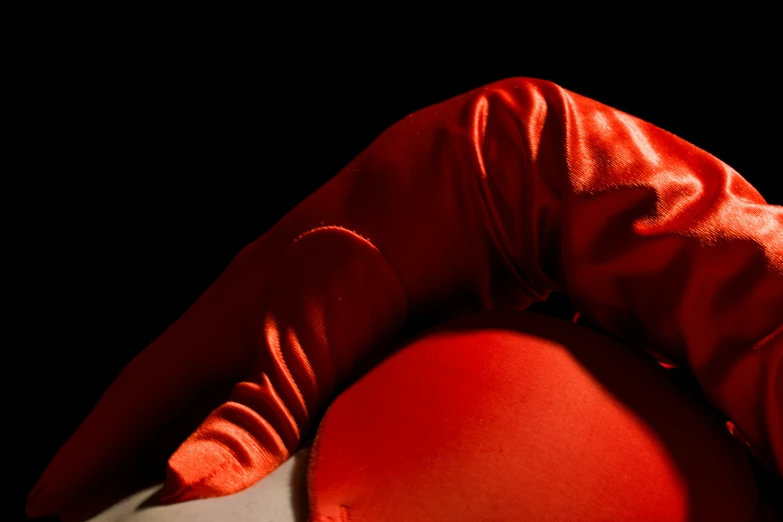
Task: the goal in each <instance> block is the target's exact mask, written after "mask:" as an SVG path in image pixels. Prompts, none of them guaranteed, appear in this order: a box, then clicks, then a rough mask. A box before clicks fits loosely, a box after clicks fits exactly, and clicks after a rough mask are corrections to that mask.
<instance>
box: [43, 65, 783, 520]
mask: <svg viewBox="0 0 783 522" xmlns="http://www.w3.org/2000/svg"><path fill="white" fill-rule="evenodd" d="M716 110H719V108H716ZM303 147H306V142H303ZM292 161H293V162H294V163H293V164H292V165H291V166H290V168H289V169H287V172H289V173H291V172H296V165H295V160H292ZM550 292H566V293H567V294H568V296H569V297H570V299H571V301H572V302H573V303H574V305H575V307H576V309H577V310H578V311H579V313H580V315H581V319H580V322H584V323H585V324H591V325H594V326H596V327H597V328H600V329H602V330H604V331H605V332H608V333H611V334H612V335H614V336H616V337H618V338H620V339H623V340H626V341H627V342H629V343H631V344H633V345H635V346H638V347H640V348H643V349H647V350H649V351H651V352H653V353H657V354H659V355H661V356H663V357H665V358H667V359H670V360H672V361H674V362H675V363H677V364H679V365H681V366H686V367H688V368H690V369H691V371H692V372H693V373H694V375H695V376H696V378H697V379H698V381H699V383H700V384H701V386H702V387H703V389H704V392H705V394H706V396H707V398H708V399H709V400H710V401H711V402H712V404H714V405H715V406H716V407H717V408H719V409H720V410H721V411H723V412H724V413H725V414H726V416H727V417H728V419H730V421H731V422H732V423H733V425H734V426H735V430H736V432H737V433H739V434H741V436H742V438H743V439H744V440H746V441H747V442H748V444H750V445H752V447H753V449H754V451H755V452H756V453H757V454H758V455H759V456H760V458H762V459H763V460H764V461H766V462H767V464H768V465H769V466H770V467H772V468H773V469H775V470H776V471H777V472H778V473H780V470H781V469H783V407H782V405H781V403H780V397H783V377H781V366H783V362H781V359H783V208H781V207H777V206H772V205H768V204H766V203H765V201H764V199H763V198H762V197H761V196H760V195H759V193H758V192H757V191H756V190H755V189H754V188H753V187H752V186H751V185H750V184H749V183H748V182H747V181H745V180H744V179H743V178H742V177H741V176H740V175H739V174H737V173H736V172H735V171H733V170H732V169H731V168H730V167H729V166H727V165H726V164H724V163H722V162H721V161H719V160H718V159H716V158H714V157H712V156H711V155H709V154H707V153H706V152H704V151H702V150H700V149H698V148H697V147H695V146H693V145H691V144H689V143H687V142H685V141H683V140H681V139H679V138H677V137H675V136H673V135H671V134H669V133H667V132H665V131H663V130H661V129H658V128H656V127H654V126H653V125H650V124H648V123H645V122H643V121H640V120H638V119H636V118H634V117H631V116H629V115H626V114H624V113H621V112H619V111H617V110H614V109H612V108H610V107H607V106H604V105H602V104H600V103H597V102H595V101H593V100H590V99H587V98H585V97H582V96H580V95H577V94H574V93H571V92H569V91H567V90H564V89H562V88H560V87H558V86H556V85H554V84H552V83H549V82H545V81H539V80H532V79H525V78H516V79H509V80H504V81H500V82H497V83H494V84H491V85H488V86H485V87H482V88H480V89H477V90H474V91H471V92H469V93H466V94H464V95H461V96H458V97H456V98H453V99H451V100H448V101H445V102H443V103H440V104H438V105H434V106H432V107H429V108H427V109H424V110H421V111H419V112H417V113H415V114H413V115H411V116H409V117H407V118H405V119H403V120H401V121H400V122H398V123H397V124H395V125H394V126H392V127H391V128H390V129H389V130H387V131H386V132H384V133H383V134H382V135H381V136H380V137H379V138H378V139H377V140H376V141H375V142H374V143H373V144H372V145H370V146H369V147H368V148H367V149H366V150H365V151H364V152H362V154H361V155H359V156H358V157H357V158H356V159H355V160H354V161H353V162H352V163H351V164H349V165H348V166H347V167H346V168H345V169H344V170H343V171H341V172H340V173H339V174H338V175H337V176H336V177H334V178H333V179H332V180H331V181H329V182H328V183H327V184H325V185H324V186H323V187H321V188H320V189H319V190H318V191H317V192H316V193H314V194H313V195H312V196H310V197H309V198H307V199H306V200H305V201H303V202H302V203H301V204H300V205H298V206H297V207H296V208H295V209H294V210H293V211H292V212H290V213H289V214H288V215H287V216H286V217H285V218H284V219H282V220H281V221H280V222H279V223H278V224H277V225H276V226H275V227H273V228H272V229H271V230H270V231H269V232H267V233H266V234H264V235H263V236H262V237H261V238H259V239H258V240H257V241H255V242H254V243H252V244H251V245H249V246H248V247H247V248H245V249H244V250H243V251H242V252H241V253H240V254H239V255H238V256H237V258H236V259H235V260H234V261H233V262H232V264H231V265H230V266H229V267H228V268H227V269H226V271H225V272H224V273H223V274H222V275H221V277H220V278H219V279H218V280H217V281H216V282H215V283H214V284H213V285H212V286H211V287H210V288H209V289H208V290H207V291H206V292H205V294H204V295H203V296H202V297H201V298H200V299H199V300H198V301H197V302H196V303H195V304H194V305H193V307H192V308H191V309H190V310H188V312H186V313H185V314H184V316H183V317H182V318H180V319H179V320H178V321H177V322H176V323H175V324H174V325H172V326H171V327H170V328H169V329H168V330H167V331H166V332H165V333H164V334H163V335H162V336H161V337H160V338H159V339H157V340H156V341H155V342H154V343H153V344H152V345H151V346H150V347H149V348H148V349H147V350H145V351H144V352H143V353H142V354H141V355H139V356H138V357H137V358H136V359H134V361H133V362H132V363H131V364H130V365H129V366H128V367H127V368H126V369H125V370H124V371H123V373H122V374H121V375H120V376H119V377H118V379H117V380H116V381H115V382H114V383H113V384H112V385H111V387H110V388H109V389H108V390H107V392H106V393H105V395H104V396H103V397H102V399H101V401H100V402H99V404H98V405H97V406H96V408H95V409H94V411H93V412H92V413H91V415H90V417H89V418H88V419H87V420H86V421H85V422H84V423H83V424H82V426H81V427H80V428H79V430H78V431H77V432H76V433H75V434H74V435H73V436H72V437H71V439H70V440H69V441H68V442H67V443H66V444H65V446H64V447H63V448H62V449H61V451H60V452H59V453H58V455H57V456H56V457H55V459H54V460H53V462H52V463H51V465H50V466H49V468H48V469H47V470H46V472H45V473H44V476H43V477H42V479H41V481H40V483H39V486H37V487H36V489H35V490H34V492H33V494H31V498H30V503H29V507H28V509H29V512H31V513H46V512H52V511H57V510H58V509H60V508H61V507H63V506H64V505H67V504H68V503H69V502H73V501H74V499H76V498H78V497H79V496H83V495H85V494H86V493H87V492H88V491H90V490H91V489H92V488H94V487H95V486H96V485H97V484H98V483H99V482H100V481H101V480H102V479H103V478H105V477H106V476H107V475H108V474H109V473H110V472H111V471H112V470H114V469H119V468H121V467H122V466H127V465H128V464H129V463H130V462H132V460H133V458H134V456H136V455H138V454H139V453H140V452H142V451H143V448H144V447H145V445H146V444H148V443H149V442H150V441H151V440H152V439H154V437H156V436H157V433H158V432H159V430H160V428H161V426H163V425H164V424H165V421H166V419H168V418H169V417H170V416H171V415H172V414H173V413H175V412H177V411H178V410H179V409H180V408H182V407H183V406H184V405H186V404H188V402H189V400H190V398H191V397H192V396H193V395H194V394H196V393H197V392H199V391H201V390H203V389H205V388H206V387H207V386H209V385H214V384H216V383H221V382H226V381H233V382H239V381H241V382H240V384H238V385H237V388H236V392H235V394H234V396H233V397H232V399H231V401H230V402H228V403H227V404H225V405H224V406H221V407H220V408H218V409H217V410H215V411H214V412H213V413H212V414H211V415H210V416H209V418H208V419H207V420H206V421H205V422H204V424H203V425H202V427H200V428H199V429H198V430H197V431H196V432H195V433H194V434H193V435H192V436H191V437H190V438H188V440H186V441H185V442H184V443H183V445H182V446H181V447H180V449H179V450H177V452H176V453H175V454H174V455H173V456H172V457H171V459H170V462H169V472H168V478H167V485H166V493H167V500H168V501H170V502H174V501H182V500H187V499H193V498H205V497H211V496H219V495H225V494H229V493H232V492H235V491H238V490H240V489H242V488H244V487H247V486H248V485H250V484H252V483H253V482H255V481H257V480H259V479H261V478H262V477H264V476H265V475H266V474H267V473H269V472H270V471H271V470H272V469H274V468H275V467H276V466H278V465H279V464H280V462H282V461H283V460H284V459H285V458H287V457H288V456H289V455H290V454H291V453H292V452H294V451H295V450H296V448H297V446H298V444H299V443H300V442H301V441H302V440H303V437H305V436H307V435H308V434H310V433H312V430H314V428H315V427H316V425H317V420H318V419H319V417H320V415H321V414H322V413H323V410H324V408H325V407H326V405H327V404H328V403H329V401H330V400H331V399H332V398H334V395H335V393H336V391H337V390H338V389H339V386H340V384H341V382H343V380H344V379H345V376H346V375H347V374H348V372H349V371H350V369H351V368H352V367H354V366H355V365H356V364H357V363H359V362H361V361H362V360H363V359H364V358H365V357H366V356H371V355H372V354H373V353H374V352H375V351H377V350H379V349H381V347H382V346H385V345H386V344H387V343H388V342H391V341H393V340H394V339H395V336H396V335H397V334H398V333H399V331H400V328H404V327H405V326H406V325H411V324H415V325H426V324H431V323H433V322H434V321H435V320H437V319H440V318H444V317H447V316H448V315H449V314H451V313H454V312H458V311H464V310H477V309H490V310H491V309H503V308H514V309H524V308H526V307H527V306H529V305H530V304H531V303H533V302H534V301H537V300H542V299H545V298H546V297H547V296H548V294H549V293H550ZM250 368H252V371H248V369H250ZM398 451H400V452H404V451H405V448H404V447H400V448H398Z"/></svg>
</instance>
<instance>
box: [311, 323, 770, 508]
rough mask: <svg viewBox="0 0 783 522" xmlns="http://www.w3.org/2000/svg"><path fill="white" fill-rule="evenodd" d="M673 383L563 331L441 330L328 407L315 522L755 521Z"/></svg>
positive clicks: (624, 353) (615, 344)
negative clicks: (491, 521) (381, 521)
mask: <svg viewBox="0 0 783 522" xmlns="http://www.w3.org/2000/svg"><path fill="white" fill-rule="evenodd" d="M680 384H681V383H678V382H677V380H676V378H675V375H674V374H673V373H672V372H670V371H667V370H665V369H663V368H661V367H660V366H659V365H658V364H656V362H655V360H654V359H653V358H652V357H649V356H647V355H646V354H644V353H642V352H641V351H639V350H637V349H635V348H634V347H632V346H630V345H627V344H624V343H621V342H619V341H617V340H615V339H613V338H611V337H609V336H606V335H604V334H601V333H598V332H595V331H593V330H590V329H588V328H586V327H584V326H581V325H574V324H573V323H569V322H566V321H564V320H562V319H557V318H553V317H547V316H540V315H538V314H532V313H529V312H505V313H503V312H491V313H488V314H479V315H475V316H472V317H462V318H459V319H458V320H454V321H450V322H449V324H446V325H443V326H441V327H439V328H437V329H436V330H435V331H434V332H430V333H427V334H426V335H424V336H422V337H421V338H419V339H417V340H415V341H414V342H412V343H408V344H407V345H405V346H404V348H403V349H402V350H401V351H399V352H398V353H395V354H394V355H393V356H392V357H390V358H389V359H387V360H386V361H384V362H383V363H382V364H380V365H379V366H378V367H377V368H375V369H373V370H372V371H371V372H370V373H369V374H367V375H366V376H365V377H363V378H362V379H361V380H360V381H359V382H357V383H356V384H355V385H354V386H353V387H351V388H349V389H348V390H347V391H345V392H344V393H343V394H341V395H340V396H339V397H338V398H337V399H336V400H335V401H334V403H333V404H332V405H331V406H330V407H329V410H328V411H327V412H326V415H325V416H324V419H323V421H322V422H321V425H320V427H319V429H318V435H317V436H316V440H315V444H314V446H313V448H312V450H311V458H310V465H309V473H308V490H309V493H310V513H311V520H313V521H314V522H327V521H338V522H347V521H350V522H374V521H380V520H395V521H396V520H405V521H407V522H427V521H433V520H448V521H450V522H459V521H465V522H473V521H476V520H498V521H501V520H502V521H517V520H518V521H527V520H553V521H560V522H566V521H573V522H592V521H605V520H618V521H619V520H634V521H639V522H642V521H649V522H659V521H663V520H665V521H667V522H688V521H695V520H710V521H715V522H723V521H726V522H728V521H731V522H742V521H745V522H748V521H751V520H754V521H756V520H763V518H760V516H759V517H758V518H757V516H758V515H760V513H763V510H764V509H765V506H763V505H759V503H758V499H757V497H758V492H757V487H756V484H755V482H754V477H753V474H752V473H751V470H750V467H749V466H748V462H747V459H746V457H745V453H744V452H743V451H742V450H741V448H740V446H739V445H737V444H736V442H735V441H734V440H733V439H732V437H731V435H730V434H729V432H728V431H727V430H726V429H725V428H724V423H723V420H722V418H721V416H720V415H719V414H717V412H716V411H714V410H711V409H709V408H705V407H704V403H703V402H702V401H701V400H700V399H699V398H696V397H694V396H693V395H692V394H691V393H690V392H689V390H688V389H687V388H685V387H683V386H680Z"/></svg>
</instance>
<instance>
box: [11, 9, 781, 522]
mask: <svg viewBox="0 0 783 522" xmlns="http://www.w3.org/2000/svg"><path fill="white" fill-rule="evenodd" d="M113 30H114V28H113V27H112V26H108V27H106V28H104V29H103V30H101V31H97V32H96V31H88V32H86V33H82V32H79V31H74V32H68V31H65V32H62V31H60V32H57V33H56V34H55V35H54V36H52V35H49V36H48V37H45V38H42V36H41V35H43V34H44V33H45V32H46V31H39V32H36V33H34V35H35V36H29V35H28V40H26V41H22V42H21V43H20V44H19V47H20V49H21V48H24V49H26V50H27V51H30V50H32V51H33V52H32V53H30V54H25V55H23V54H21V53H20V54H19V57H20V60H19V62H18V64H16V65H18V73H17V74H15V75H14V76H13V78H12V80H9V81H11V82H13V83H14V85H15V86H16V87H18V88H19V92H18V96H17V98H15V99H14V100H12V102H13V106H14V107H13V108H14V109H16V110H18V112H19V116H20V117H19V119H18V120H15V122H14V128H13V134H14V136H13V138H12V139H11V141H9V142H8V144H9V145H10V149H12V150H11V156H9V157H13V158H14V161H13V162H10V163H9V164H8V165H6V174H7V176H8V178H7V183H6V190H5V191H4V193H3V197H4V202H5V214H6V237H7V239H8V243H7V244H8V245H10V248H9V250H8V251H7V252H6V256H5V257H6V258H7V260H8V261H10V263H9V264H10V266H11V268H10V269H9V272H8V274H9V281H8V283H7V287H8V288H9V290H10V291H9V293H8V294H7V295H9V303H10V304H11V308H12V309H13V311H12V312H11V313H10V314H9V315H8V316H7V318H8V319H10V321H9V326H10V330H11V332H17V333H16V334H14V335H10V336H9V338H8V340H9V341H10V340H11V339H14V340H13V342H10V343H9V345H6V350H5V353H6V356H7V357H8V359H7V362H6V367H5V368H6V371H5V372H4V373H5V374H6V375H7V385H8V386H9V388H8V390H9V391H8V392H7V395H6V396H7V397H8V407H9V410H8V411H7V412H6V416H5V418H6V422H7V423H8V424H6V425H7V426H9V425H10V426H11V427H12V429H11V430H10V431H11V432H12V436H13V437H15V438H17V440H15V441H13V444H14V446H13V447H14V448H17V449H15V450H14V453H16V452H17V451H18V452H19V455H22V456H23V457H22V459H21V460H19V459H18V458H17V461H18V464H17V466H19V471H18V473H16V472H15V473H16V474H15V475H14V476H15V477H17V478H16V479H15V480H16V481H17V485H18V486H19V488H20V490H19V495H18V496H14V497H13V500H12V504H13V508H14V509H15V510H16V511H15V513H16V514H21V512H22V511H21V510H22V506H23V504H24V495H26V492H27V491H29V489H30V488H31V487H32V486H33V484H34V483H35V481H36V480H37V478H38V476H39V475H40V473H41V472H42V471H43V469H44V467H45V466H46V464H47V463H48V461H49V460H50V459H51V458H52V457H53V455H54V453H55V452H56V450H57V449H58V447H59V446H60V445H61V444H62V443H63V442H64V441H65V439H66V438H67V437H68V435H69V434H70V433H71V432H72V431H73V430H74V429H75V428H76V427H77V426H78V424H79V423H80V422H81V420H82V419H83V418H84V417H85V416H86V415H87V414H88V412H89V411H90V409H91V408H92V406H93V405H94V403H95V402H96V401H97V400H98V398H99V396H100V394H101V392H102V391H103V390H104V389H105V388H106V386H107V385H108V384H109V383H110V382H111V380H112V379H113V378H114V377H115V376H116V375H117V373H118V372H119V371H120V370H121V369H122V367H123V366H124V365H125V364H127V362H128V361H129V360H130V359H131V358H132V357H133V356H134V355H135V354H136V353H138V352H139V351H140V350H141V349H143V348H144V347H145V346H146V345H147V344H148V343H149V342H151V341H152V340H153V339H154V338H155V337H157V336H158V335H159V334H160V333H161V332H162V331H163V330H164V329H165V328H166V326H167V325H169V324H170V323H172V322H173V321H174V320H175V319H176V318H177V317H178V316H179V315H180V314H181V313H182V312H183V311H184V310H185V309H186V308H187V307H188V306H189V305H190V303H192V302H193V300H194V299H195V298H196V297H197V296H198V295H199V294H200V293H201V292H202V291H203V290H204V289H205V288H206V287H207V285H208V284H209V283H210V282H211V281H213V280H214V279H215V278H216V277H217V275H218V274H219V273H220V271H221V270H222V269H223V268H224V267H225V266H226V264H227V263H228V262H229V261H230V260H231V258H232V257H233V256H234V255H235V254H236V253H237V252H238V250H239V249H240V248H241V247H242V246H244V245H245V244H247V243H248V242H250V241H252V240H253V239H254V238H256V237H257V236H259V235H261V234H262V233H263V232H264V231H265V230H267V229H268V228H269V227H270V226H271V225H273V224H274V223H275V222H276V221H277V220H279V219H280V218H281V217H282V216H283V215H284V214H285V213H286V212H287V211H288V210H290V209H291V208H292V207H293V206H294V205H295V204H296V203H297V202H298V201H300V200H301V199H303V198H304V197H306V196H307V195H308V194H309V193H311V192H312V191H313V190H314V189H315V188H317V187H318V186H320V185H321V184H322V183H324V182H325V181H326V180H327V179H329V178H330V177H331V176H333V175H334V174H336V173H337V172H338V171H339V170H340V168H341V167H343V166H344V165H345V164H346V163H347V162H348V161H350V160H351V159H352V158H353V157H354V156H355V155H356V154H358V153H359V152H360V151H361V150H362V149H363V148H364V147H366V146H367V145H368V144H369V143H370V142H371V141H372V140H373V139H374V138H375V137H376V136H377V135H378V134H379V133H380V132H381V131H382V130H383V129H385V128H386V127H388V126H389V125H391V124H392V123H394V122H395V121H396V120H398V119H400V118H401V117H403V116H405V115H407V114H409V113H410V112H412V111H414V110H417V109H419V108H423V107H425V106H427V105H430V104H432V103H435V102H438V101H441V100H444V99H446V98H448V97H451V96H453V95H456V94H459V93H461V92H464V91H466V90H469V89H471V88H474V87H478V86H480V85H482V84H485V83H488V82H491V81H494V80H498V79H502V78H505V77H510V76H532V77H538V78H544V79H548V80H552V81H554V82H556V83H558V84H560V85H561V86H563V87H565V88H567V89H570V90H573V91H576V92H578V93H580V94H584V95H586V96H589V97H592V98H594V99H596V100H598V101H601V102H604V103H606V104H608V105H611V106H613V107H616V108H618V109H621V110H624V111H626V112H629V113H631V114H633V115H636V116H639V117H641V118H643V119H646V120H648V121H650V122H652V123H655V124H657V125H659V126H661V127H663V128H665V129H667V130H669V131H671V132H673V133H675V134H677V135H679V136H681V137H682V138H685V139H686V140H689V141H691V142H692V143H694V144H696V145H698V146H700V147H702V148H704V149H706V150H707V151H709V152H711V153H713V154H714V155H716V156H718V157H719V158H721V159H723V160H724V161H725V162H727V163H728V164H729V165H731V166H732V167H734V168H735V169H736V170H738V171H739V172H740V173H742V174H743V176H744V177H745V178H746V179H748V180H749V181H751V183H753V184H754V185H755V186H756V188H758V189H759V191H760V192H761V193H762V195H764V196H765V198H766V199H767V200H768V201H769V202H770V203H773V204H778V205H779V204H783V193H781V191H780V190H779V189H777V188H776V184H777V182H778V181H779V178H780V170H779V166H778V165H779V164H778V162H777V157H778V156H779V154H780V153H779V148H780V145H779V138H780V131H779V128H778V127H777V125H776V122H777V121H779V113H780V104H779V101H778V98H779V95H778V91H779V84H778V83H777V79H776V78H775V74H776V69H777V67H775V66H774V64H777V63H779V59H778V58H779V57H778V56H776V55H775V54H774V53H773V51H772V50H771V49H772V48H773V47H771V46H769V45H767V42H762V41H761V40H758V41H747V40H746V41H743V43H742V45H740V44H737V42H735V41H729V42H726V39H725V38H723V37H719V38H716V43H713V42H710V43H706V42H702V43H701V44H698V45H685V44H679V45H675V46H672V47H671V48H669V49H664V48H659V47H655V46H654V47H653V49H652V50H648V51H646V52H642V51H640V50H638V49H636V48H633V46H631V43H632V41H630V43H629V41H623V40H613V39H612V38H609V39H608V40H607V42H606V43H596V42H593V41H590V40H584V41H579V42H571V43H565V44H563V47H564V49H560V48H559V47H556V46H555V43H556V42H557V41H560V38H558V37H554V38H550V39H542V40H535V41H533V40H531V41H522V40H521V39H520V40H512V41H510V42H500V41H484V42H483V43H481V44H477V43H475V42H472V41H471V35H469V34H465V33H461V32H458V31H455V33H454V34H451V35H448V36H447V37H443V39H441V40H440V41H439V43H437V44H436V45H429V46H426V47H424V46H416V47H415V48H414V50H403V49H400V48H399V47H398V44H400V43H401V42H403V41H405V40H406V38H407V37H406V35H405V34H404V33H402V32H401V33H398V34H391V35H388V34H387V35H385V36H383V37H378V38H377V40H369V39H368V38H367V36H366V35H365V36H362V37H361V38H360V37H356V38H353V39H352V38H348V39H345V41H344V42H343V43H338V42H337V41H336V39H335V40H332V38H331V36H332V35H330V34H328V33H327V34H324V35H318V36H317V37H315V36H312V35H310V36H307V35H302V34H296V33H288V34H287V36H286V37H284V38H280V39H276V38H271V37H265V38H257V37H256V36H255V35H254V34H252V33H247V32H241V31H239V32H240V33H241V34H240V35H239V36H237V35H235V34H233V32H232V30H231V27H230V26H229V27H226V26H222V27H221V28H219V29H216V28H214V27H212V26H210V25H209V22H208V21H207V22H205V23H204V24H203V25H201V26H199V27H198V28H196V29H191V30H187V31H179V30H172V28H171V27H167V28H164V29H163V30H161V29H160V28H159V29H155V30H153V29H150V28H148V27H138V28H133V29H130V30H129V29H127V28H125V29H124V30H123V31H122V33H121V35H119V36H117V35H115V34H113ZM338 32H342V31H338ZM343 36H344V35H343ZM36 37H37V38H41V39H40V41H39V40H35V38H36ZM624 38H627V36H624ZM629 46H630V48H629ZM9 448H10V446H9ZM12 461H13V460H12ZM17 508H18V509H17Z"/></svg>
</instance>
